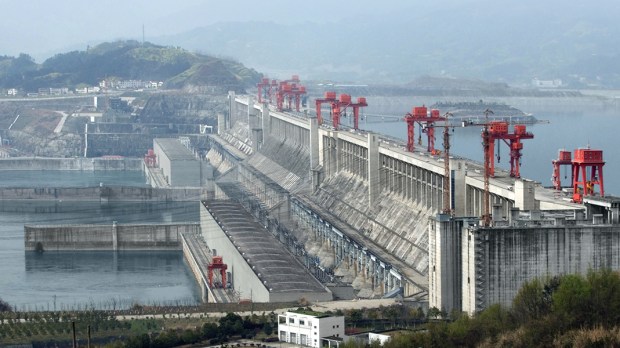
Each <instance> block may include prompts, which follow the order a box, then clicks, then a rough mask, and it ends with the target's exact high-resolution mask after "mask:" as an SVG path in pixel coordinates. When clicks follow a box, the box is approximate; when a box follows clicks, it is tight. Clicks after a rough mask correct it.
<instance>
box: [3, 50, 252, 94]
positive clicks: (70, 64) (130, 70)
mask: <svg viewBox="0 0 620 348" xmlns="http://www.w3.org/2000/svg"><path fill="white" fill-rule="evenodd" d="M259 78H260V74H259V73H258V72H256V71H255V70H253V69H248V68H246V67H245V66H243V65H242V64H240V63H238V62H234V61H232V60H226V59H220V58H215V57H211V56H207V55H203V54H197V53H192V52H189V51H187V50H184V49H181V48H178V47H165V46H159V45H154V44H151V43H144V44H142V43H139V42H137V41H116V42H107V43H102V44H100V45H97V46H94V47H92V48H89V49H88V50H86V51H72V52H68V53H62V54H57V55H55V56H53V57H51V58H49V59H47V60H46V61H44V62H43V63H42V64H36V63H34V61H33V60H32V58H30V56H28V55H26V54H21V55H20V56H19V57H7V56H3V57H0V88H17V89H21V90H24V91H36V90H37V89H38V88H47V87H52V88H60V87H68V88H75V87H77V86H80V85H97V84H98V83H99V81H101V80H104V79H117V80H144V81H163V82H164V83H165V86H166V87H170V88H183V87H188V86H217V87H220V88H222V89H225V90H237V91H243V90H244V89H245V88H246V87H249V86H251V85H254V84H255V83H256V82H257V81H258V79H259Z"/></svg>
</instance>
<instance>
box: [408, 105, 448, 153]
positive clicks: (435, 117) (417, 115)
mask: <svg viewBox="0 0 620 348" xmlns="http://www.w3.org/2000/svg"><path fill="white" fill-rule="evenodd" d="M404 119H405V122H407V151H409V152H413V151H414V149H415V145H414V141H415V134H414V132H415V124H416V123H417V124H419V125H420V127H421V128H422V132H423V133H426V137H427V151H428V152H430V153H431V154H433V155H437V154H438V151H436V150H435V129H434V127H433V125H434V124H435V122H437V121H445V120H446V119H445V117H442V116H439V110H436V109H432V110H431V113H430V115H429V114H428V109H427V108H426V106H424V105H423V106H416V107H414V108H413V110H412V112H411V113H407V114H406V115H405V118H404ZM420 136H421V135H420Z"/></svg>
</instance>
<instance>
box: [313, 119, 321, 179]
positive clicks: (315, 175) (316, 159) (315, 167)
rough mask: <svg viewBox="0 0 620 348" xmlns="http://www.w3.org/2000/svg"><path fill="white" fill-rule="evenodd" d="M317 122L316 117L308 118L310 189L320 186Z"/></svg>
mask: <svg viewBox="0 0 620 348" xmlns="http://www.w3.org/2000/svg"><path fill="white" fill-rule="evenodd" d="M319 167H320V163H319V122H318V120H317V118H316V117H311V118H310V175H311V177H312V188H313V189H317V188H318V187H319V185H320V184H321V182H320V180H321V177H320V172H319Z"/></svg>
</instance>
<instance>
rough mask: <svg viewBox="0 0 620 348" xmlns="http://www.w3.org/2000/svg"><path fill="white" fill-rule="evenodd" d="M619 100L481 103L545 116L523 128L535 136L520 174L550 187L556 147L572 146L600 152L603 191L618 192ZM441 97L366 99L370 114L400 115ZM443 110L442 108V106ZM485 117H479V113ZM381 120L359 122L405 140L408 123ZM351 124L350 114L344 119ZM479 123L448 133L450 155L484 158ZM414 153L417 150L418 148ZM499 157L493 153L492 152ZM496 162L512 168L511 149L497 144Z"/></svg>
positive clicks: (565, 172)
mask: <svg viewBox="0 0 620 348" xmlns="http://www.w3.org/2000/svg"><path fill="white" fill-rule="evenodd" d="M445 100H449V101H467V102H476V101H477V100H476V99H473V98H469V99H467V98H460V99H458V98H452V99H445ZM617 100H620V99H615V101H614V99H611V100H609V99H608V100H601V98H594V97H583V98H549V99H545V98H494V99H492V98H489V99H485V101H496V102H500V103H506V104H508V105H512V106H514V107H517V108H519V109H521V110H522V111H524V112H526V113H531V114H533V115H534V117H536V118H537V119H539V120H547V121H549V123H548V124H535V125H532V126H527V129H528V131H531V132H532V133H533V134H534V139H527V140H523V151H522V154H523V157H522V158H521V176H522V177H524V178H527V179H532V180H536V181H538V182H540V183H542V185H543V186H551V174H552V165H551V161H552V160H553V159H555V158H557V156H558V150H559V149H567V150H569V151H571V152H572V151H573V150H574V149H576V148H586V147H587V146H588V145H589V146H590V147H591V148H592V149H598V150H603V158H604V161H605V162H606V163H605V166H604V167H603V172H604V174H605V176H604V181H605V194H607V195H615V196H620V175H618V173H620V151H618V146H620V137H619V136H618V132H619V131H618V130H620V107H619V105H618V101H617ZM437 101H439V100H438V99H437V98H436V97H411V98H405V97H381V98H370V97H369V98H368V104H369V106H368V108H367V111H366V112H368V113H369V114H375V115H376V114H381V115H389V116H400V117H401V118H402V117H403V116H404V115H405V114H406V113H407V112H409V111H410V110H411V108H412V107H413V106H420V105H423V104H425V105H432V104H434V103H435V102H437ZM440 112H441V110H440ZM481 116H483V115H481ZM386 120H387V121H383V122H382V121H381V120H380V119H378V118H372V117H371V118H369V119H368V122H366V123H364V121H361V122H360V127H361V128H363V129H368V130H372V131H375V132H379V133H383V134H387V135H390V136H393V137H396V138H399V139H401V140H404V141H405V142H406V139H407V126H406V124H405V122H404V121H402V120H401V119H398V120H395V119H389V120H388V119H387V118H386ZM344 122H345V124H346V122H350V117H349V118H348V119H346V120H345V121H344ZM481 128H482V127H481V126H472V127H466V128H460V127H459V128H456V129H455V130H454V132H453V133H452V134H453V136H451V140H450V142H451V150H450V151H451V153H453V154H456V155H459V156H462V157H466V158H469V159H473V160H475V161H477V162H480V163H482V162H483V156H482V139H481V137H480V132H481ZM418 132H419V128H418V127H417V126H416V129H415V137H416V146H417V148H419V149H425V146H426V138H425V135H423V137H422V139H423V145H422V146H418V145H417V138H418ZM442 132H443V129H439V130H437V131H436V132H435V136H436V140H435V148H437V149H439V150H443V147H442V144H443V140H442V139H441V137H442ZM416 151H420V150H417V149H416ZM496 155H497V153H496ZM499 157H500V161H499V163H497V156H496V167H497V166H498V167H500V168H503V169H509V168H510V164H509V163H510V157H509V149H508V146H506V145H501V147H500V152H499ZM561 174H562V184H563V186H570V185H571V183H570V180H571V172H570V168H567V167H565V168H563V169H562V173H561Z"/></svg>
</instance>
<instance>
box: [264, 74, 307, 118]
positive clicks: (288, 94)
mask: <svg viewBox="0 0 620 348" xmlns="http://www.w3.org/2000/svg"><path fill="white" fill-rule="evenodd" d="M274 82H276V81H275V80H274V81H272V84H271V85H272V86H273V85H274ZM299 82H300V81H299V76H298V75H293V77H292V78H291V79H290V80H285V81H280V83H279V84H277V88H278V89H277V91H276V107H277V109H278V111H284V110H292V109H293V101H294V102H295V110H296V111H297V112H299V105H300V102H301V96H302V95H304V94H306V87H304V86H302V85H301V84H300V83H299ZM285 102H286V105H285Z"/></svg>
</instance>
